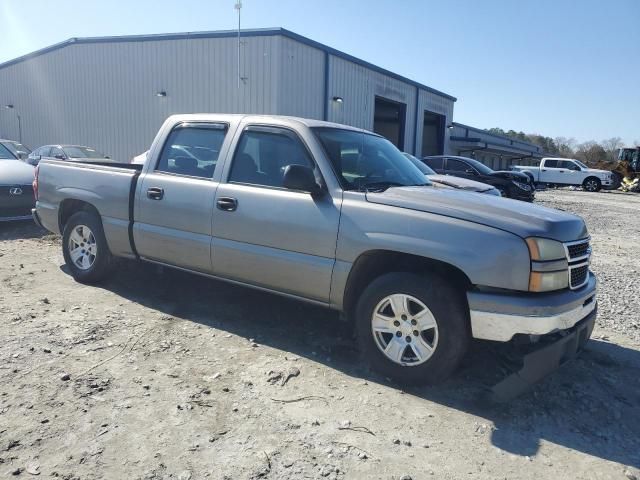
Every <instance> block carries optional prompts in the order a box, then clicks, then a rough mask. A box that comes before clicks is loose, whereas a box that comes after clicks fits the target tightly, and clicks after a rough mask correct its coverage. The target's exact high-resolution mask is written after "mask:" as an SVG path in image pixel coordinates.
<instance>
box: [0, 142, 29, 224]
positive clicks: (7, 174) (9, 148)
mask: <svg viewBox="0 0 640 480" xmlns="http://www.w3.org/2000/svg"><path fill="white" fill-rule="evenodd" d="M27 150H28V149H27V148H26V147H25V146H24V145H22V144H20V143H18V142H13V141H10V140H0V222H6V221H10V220H30V219H31V209H32V208H33V207H34V205H35V199H34V197H33V190H32V186H31V184H32V182H33V177H34V175H33V167H32V166H31V165H27V164H26V163H24V162H23V161H21V160H20V158H21V157H24V158H26V155H27V153H28V152H27Z"/></svg>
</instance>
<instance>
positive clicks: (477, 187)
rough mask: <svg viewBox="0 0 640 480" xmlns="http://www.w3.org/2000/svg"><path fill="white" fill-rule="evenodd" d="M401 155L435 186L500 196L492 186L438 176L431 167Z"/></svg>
mask: <svg viewBox="0 0 640 480" xmlns="http://www.w3.org/2000/svg"><path fill="white" fill-rule="evenodd" d="M403 155H404V156H405V157H407V158H408V159H409V160H411V163H413V164H414V165H415V166H416V167H418V169H419V170H420V171H421V172H422V173H423V174H425V175H426V176H427V178H428V179H429V180H431V182H433V183H434V184H435V185H436V186H442V187H449V188H459V189H462V190H466V191H467V192H478V193H488V194H489V195H495V196H496V197H500V196H501V194H500V192H499V191H498V189H497V188H495V187H494V186H492V185H489V184H487V183H482V182H476V181H474V180H468V179H466V178H460V177H453V176H451V175H439V174H438V173H436V172H435V171H434V170H432V169H431V167H429V166H427V165H425V164H424V163H423V162H421V161H420V160H418V159H417V158H416V157H414V156H413V155H411V154H410V153H403Z"/></svg>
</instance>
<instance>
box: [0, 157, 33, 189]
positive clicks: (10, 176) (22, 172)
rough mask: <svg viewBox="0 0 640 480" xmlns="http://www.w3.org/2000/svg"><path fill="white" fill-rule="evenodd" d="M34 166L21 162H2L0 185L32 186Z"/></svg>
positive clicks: (0, 164) (0, 163)
mask: <svg viewBox="0 0 640 480" xmlns="http://www.w3.org/2000/svg"><path fill="white" fill-rule="evenodd" d="M33 177H34V168H33V166H31V165H29V164H27V163H24V162H23V161H20V160H0V185H31V182H33Z"/></svg>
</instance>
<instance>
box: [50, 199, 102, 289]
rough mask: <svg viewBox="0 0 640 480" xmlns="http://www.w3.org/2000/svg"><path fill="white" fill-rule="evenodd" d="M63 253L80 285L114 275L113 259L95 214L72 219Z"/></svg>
mask: <svg viewBox="0 0 640 480" xmlns="http://www.w3.org/2000/svg"><path fill="white" fill-rule="evenodd" d="M62 253H63V255H64V260H65V262H66V264H67V266H68V267H69V270H70V271H71V275H72V276H73V278H74V279H75V280H77V281H79V282H82V283H95V282H99V281H100V280H103V279H104V278H105V277H106V276H107V275H108V274H109V273H110V272H111V264H112V261H113V256H112V255H111V252H110V251H109V246H108V245H107V240H106V239H105V236H104V230H103V229H102V222H101V221H100V217H99V216H98V215H97V214H95V213H92V212H86V211H82V212H77V213H74V214H73V215H72V216H71V218H69V221H68V222H67V224H66V225H65V227H64V233H63V235H62Z"/></svg>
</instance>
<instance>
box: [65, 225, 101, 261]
mask: <svg viewBox="0 0 640 480" xmlns="http://www.w3.org/2000/svg"><path fill="white" fill-rule="evenodd" d="M68 248H69V256H70V257H71V261H72V262H73V264H74V265H75V266H76V267H77V268H79V269H80V270H88V269H90V268H91V267H92V266H93V264H94V263H95V261H96V255H97V253H98V245H97V244H96V237H95V235H94V234H93V232H92V231H91V229H90V228H89V227H87V226H86V225H77V226H76V227H74V229H73V231H72V232H71V235H69V242H68Z"/></svg>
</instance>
